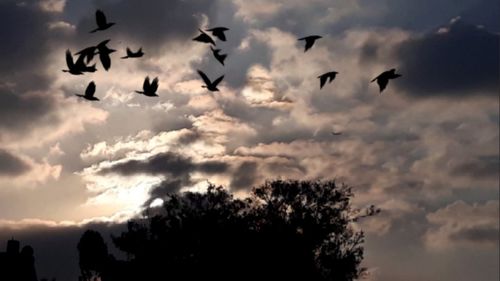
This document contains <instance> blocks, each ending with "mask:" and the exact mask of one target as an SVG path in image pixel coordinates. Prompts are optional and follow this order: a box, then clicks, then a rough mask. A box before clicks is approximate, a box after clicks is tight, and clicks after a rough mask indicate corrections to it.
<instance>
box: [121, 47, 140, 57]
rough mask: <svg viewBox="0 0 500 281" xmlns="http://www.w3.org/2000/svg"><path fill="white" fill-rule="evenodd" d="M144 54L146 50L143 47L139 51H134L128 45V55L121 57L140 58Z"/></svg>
mask: <svg viewBox="0 0 500 281" xmlns="http://www.w3.org/2000/svg"><path fill="white" fill-rule="evenodd" d="M143 55H144V52H143V51H142V48H139V50H137V52H135V53H134V52H132V51H131V50H130V49H129V48H128V47H127V55H126V56H124V57H121V58H122V59H128V58H140V57H142V56H143Z"/></svg>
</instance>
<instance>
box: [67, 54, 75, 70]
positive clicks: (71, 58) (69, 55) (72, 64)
mask: <svg viewBox="0 0 500 281" xmlns="http://www.w3.org/2000/svg"><path fill="white" fill-rule="evenodd" d="M66 64H67V65H68V68H70V69H71V68H72V67H73V66H74V65H75V64H74V63H73V56H72V55H71V52H70V50H69V49H68V50H66Z"/></svg>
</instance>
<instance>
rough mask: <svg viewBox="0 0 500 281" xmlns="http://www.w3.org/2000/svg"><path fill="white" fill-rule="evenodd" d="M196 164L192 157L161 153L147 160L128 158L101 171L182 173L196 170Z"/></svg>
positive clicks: (122, 173) (153, 173)
mask: <svg viewBox="0 0 500 281" xmlns="http://www.w3.org/2000/svg"><path fill="white" fill-rule="evenodd" d="M195 168H196V165H195V164H194V163H193V162H191V160H190V159H188V158H185V157H183V156H180V155H178V154H175V153H170V152H167V153H161V154H157V155H154V156H151V157H150V158H148V159H146V160H128V161H126V162H123V163H118V164H115V165H113V166H112V167H110V168H106V169H103V170H101V171H100V173H101V174H107V173H117V174H120V175H124V176H128V175H135V174H150V175H164V174H170V175H180V174H186V173H190V172H192V171H194V170H195Z"/></svg>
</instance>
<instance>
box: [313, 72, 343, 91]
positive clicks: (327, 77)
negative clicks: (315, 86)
mask: <svg viewBox="0 0 500 281" xmlns="http://www.w3.org/2000/svg"><path fill="white" fill-rule="evenodd" d="M337 74H338V72H337V71H331V72H327V73H324V74H321V75H320V76H318V78H319V83H320V85H319V88H320V89H322V88H323V86H325V84H326V81H327V80H328V83H332V81H333V79H335V76H336V75H337Z"/></svg>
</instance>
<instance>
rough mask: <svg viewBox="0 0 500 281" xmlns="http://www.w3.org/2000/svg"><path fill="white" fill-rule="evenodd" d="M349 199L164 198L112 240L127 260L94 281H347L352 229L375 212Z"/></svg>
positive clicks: (356, 258) (272, 192) (283, 187)
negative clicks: (358, 207)
mask: <svg viewBox="0 0 500 281" xmlns="http://www.w3.org/2000/svg"><path fill="white" fill-rule="evenodd" d="M352 196H353V194H352V192H351V189H350V188H349V187H347V186H345V185H337V184H336V183H335V182H334V181H325V182H322V181H315V182H310V181H281V180H276V181H272V182H267V183H265V184H264V185H262V186H260V187H258V188H254V189H253V190H252V193H251V196H250V197H248V198H246V199H236V198H234V197H233V196H232V195H231V194H230V193H228V192H227V191H225V190H224V189H223V188H222V187H215V186H210V187H209V189H208V191H207V192H206V193H191V192H187V193H183V194H171V195H168V196H167V197H165V198H163V199H164V205H163V207H162V208H157V209H150V210H148V211H146V213H145V215H144V217H143V218H141V219H136V220H133V221H129V223H128V229H127V231H125V232H123V233H122V234H121V235H120V236H118V237H113V242H114V243H115V245H116V246H117V247H118V249H120V250H122V251H124V252H125V253H127V256H128V260H126V261H116V260H114V259H112V258H109V260H110V262H108V263H107V264H108V266H107V268H105V269H103V270H102V275H101V278H102V280H103V281H109V280H151V281H155V280H222V281H224V280H312V281H315V280H318V281H320V280H321V281H322V280H339V281H340V280H342V281H343V280H346V281H347V280H353V279H356V278H358V277H360V275H361V274H362V273H363V271H364V270H363V268H361V267H360V263H361V260H362V258H363V248H362V243H363V233H362V232H360V231H355V230H354V229H353V227H352V222H353V221H354V220H356V219H358V218H360V217H363V216H370V215H373V214H375V213H376V212H377V210H376V209H375V208H373V207H370V208H368V209H366V210H355V209H352V208H351V205H350V199H351V198H352ZM82 239H83V238H82ZM101 239H102V238H101ZM79 249H80V248H79ZM80 250H81V249H80ZM80 256H81V255H80Z"/></svg>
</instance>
